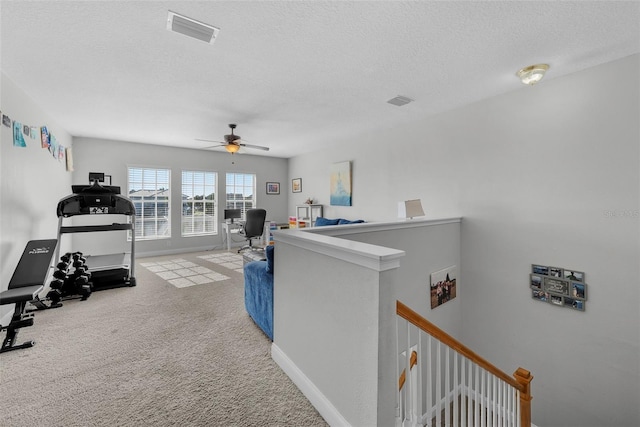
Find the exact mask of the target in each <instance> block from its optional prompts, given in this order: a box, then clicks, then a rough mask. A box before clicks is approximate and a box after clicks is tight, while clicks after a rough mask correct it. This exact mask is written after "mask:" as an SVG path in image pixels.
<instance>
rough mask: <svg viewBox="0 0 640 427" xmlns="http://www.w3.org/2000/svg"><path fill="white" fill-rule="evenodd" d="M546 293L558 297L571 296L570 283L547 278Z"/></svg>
mask: <svg viewBox="0 0 640 427" xmlns="http://www.w3.org/2000/svg"><path fill="white" fill-rule="evenodd" d="M544 291H545V292H550V293H552V294H557V295H569V281H568V280H563V279H556V278H555V277H545V278H544Z"/></svg>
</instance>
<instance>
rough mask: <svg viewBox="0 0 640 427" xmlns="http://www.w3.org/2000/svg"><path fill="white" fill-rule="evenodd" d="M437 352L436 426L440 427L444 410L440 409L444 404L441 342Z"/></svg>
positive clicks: (437, 345)
mask: <svg viewBox="0 0 640 427" xmlns="http://www.w3.org/2000/svg"><path fill="white" fill-rule="evenodd" d="M436 351H437V354H436V393H435V398H436V426H440V425H441V422H442V420H441V418H442V413H441V412H442V408H441V407H440V405H441V403H442V344H441V343H440V341H438V342H437V344H436Z"/></svg>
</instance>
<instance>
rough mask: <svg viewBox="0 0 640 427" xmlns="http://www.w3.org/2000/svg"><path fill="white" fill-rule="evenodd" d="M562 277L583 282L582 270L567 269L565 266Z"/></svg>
mask: <svg viewBox="0 0 640 427" xmlns="http://www.w3.org/2000/svg"><path fill="white" fill-rule="evenodd" d="M563 277H564V278H565V279H567V280H571V281H574V282H583V283H584V273H583V272H582V271H576V270H569V269H567V268H565V269H564V276H563Z"/></svg>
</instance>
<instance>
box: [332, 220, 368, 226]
mask: <svg viewBox="0 0 640 427" xmlns="http://www.w3.org/2000/svg"><path fill="white" fill-rule="evenodd" d="M362 222H364V220H361V219H356V220H353V221H349V220H348V219H340V221H339V222H338V224H340V225H342V224H360V223H362Z"/></svg>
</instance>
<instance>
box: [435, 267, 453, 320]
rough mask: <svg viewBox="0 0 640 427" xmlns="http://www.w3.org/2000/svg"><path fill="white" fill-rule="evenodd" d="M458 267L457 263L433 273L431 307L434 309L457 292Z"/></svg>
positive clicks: (449, 299)
mask: <svg viewBox="0 0 640 427" xmlns="http://www.w3.org/2000/svg"><path fill="white" fill-rule="evenodd" d="M456 277H457V268H456V266H455V265H452V266H450V267H447V268H445V269H442V270H439V271H436V272H434V273H431V275H430V280H429V285H430V286H429V298H430V300H431V309H434V308H436V307H438V306H440V305H442V304H444V303H446V302H448V301H451V300H452V299H454V298H455V297H456V294H457V286H456V282H457V279H456Z"/></svg>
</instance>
